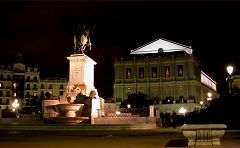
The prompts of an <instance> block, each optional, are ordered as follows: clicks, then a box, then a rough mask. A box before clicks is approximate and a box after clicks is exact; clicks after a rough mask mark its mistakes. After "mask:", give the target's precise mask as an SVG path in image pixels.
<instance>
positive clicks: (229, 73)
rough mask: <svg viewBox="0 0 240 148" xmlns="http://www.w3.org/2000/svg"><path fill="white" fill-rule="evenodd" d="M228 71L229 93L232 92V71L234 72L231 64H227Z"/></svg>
mask: <svg viewBox="0 0 240 148" xmlns="http://www.w3.org/2000/svg"><path fill="white" fill-rule="evenodd" d="M227 72H228V78H227V81H228V93H229V94H231V89H232V73H233V66H232V65H229V66H227Z"/></svg>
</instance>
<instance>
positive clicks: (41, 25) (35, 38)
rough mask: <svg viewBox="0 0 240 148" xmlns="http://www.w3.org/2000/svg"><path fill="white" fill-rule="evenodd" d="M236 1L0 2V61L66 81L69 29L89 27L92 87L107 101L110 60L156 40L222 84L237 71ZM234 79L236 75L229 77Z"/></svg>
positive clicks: (239, 9)
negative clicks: (16, 61)
mask: <svg viewBox="0 0 240 148" xmlns="http://www.w3.org/2000/svg"><path fill="white" fill-rule="evenodd" d="M239 18H240V2H237V1H193V2H191V1H172V0H170V1H143V0H142V1H115V2H111V1H70V2H69V1H63V0H62V1H10V2H7V1H5V2H4V1H1V2H0V50H1V54H0V58H1V60H0V61H1V63H3V62H6V61H10V60H12V58H13V57H15V56H16V53H17V52H21V53H23V56H24V59H25V61H26V62H28V63H29V64H31V65H39V67H40V68H41V77H52V76H59V77H67V76H68V68H69V67H68V66H69V65H68V60H67V59H66V56H69V55H70V54H71V53H73V27H74V26H77V25H78V24H79V23H83V22H85V23H87V24H89V25H90V26H94V25H96V27H95V30H94V31H93V32H92V33H91V41H92V44H93V46H92V51H86V52H85V53H86V54H87V55H88V56H89V57H91V58H92V59H93V60H95V61H96V62H97V63H98V64H97V65H96V66H95V69H96V70H95V86H96V88H97V89H98V91H99V93H100V94H102V96H103V97H105V98H106V97H109V96H111V95H112V91H113V90H112V86H113V84H112V83H113V68H112V67H113V65H112V60H113V59H114V58H115V57H123V56H127V55H129V52H130V50H132V49H135V48H137V47H139V46H141V45H143V44H146V43H148V42H150V41H152V40H155V39H157V38H159V37H161V38H166V39H168V40H172V41H174V42H179V43H181V44H185V45H188V46H192V48H193V55H194V56H196V57H197V58H198V59H199V60H200V61H201V63H202V69H203V70H204V71H205V72H206V73H207V74H208V75H209V76H210V77H212V78H213V79H214V80H216V81H217V82H218V84H220V86H221V85H222V83H223V82H224V80H225V77H226V75H227V74H226V70H225V67H226V65H227V64H229V63H232V64H234V65H235V67H236V68H238V67H239V63H240V58H239V56H238V53H239V52H238V50H239V49H238V48H239V37H238V36H239V34H240V21H239ZM235 74H238V70H236V71H235Z"/></svg>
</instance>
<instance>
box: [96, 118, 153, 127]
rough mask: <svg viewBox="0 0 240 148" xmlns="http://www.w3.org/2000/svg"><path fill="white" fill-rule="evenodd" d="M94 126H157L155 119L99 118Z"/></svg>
mask: <svg viewBox="0 0 240 148" xmlns="http://www.w3.org/2000/svg"><path fill="white" fill-rule="evenodd" d="M94 124H128V125H129V124H130V125H136V124H152V125H156V118H155V117H97V118H94Z"/></svg>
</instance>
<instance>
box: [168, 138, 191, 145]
mask: <svg viewBox="0 0 240 148" xmlns="http://www.w3.org/2000/svg"><path fill="white" fill-rule="evenodd" d="M187 146H188V141H187V139H172V140H169V141H168V143H167V144H166V145H165V147H187Z"/></svg>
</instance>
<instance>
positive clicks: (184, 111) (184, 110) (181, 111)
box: [178, 107, 187, 124]
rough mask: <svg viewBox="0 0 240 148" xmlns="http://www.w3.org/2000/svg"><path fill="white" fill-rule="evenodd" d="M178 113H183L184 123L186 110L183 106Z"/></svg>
mask: <svg viewBox="0 0 240 148" xmlns="http://www.w3.org/2000/svg"><path fill="white" fill-rule="evenodd" d="M178 112H179V113H180V114H183V117H184V124H185V123H186V116H185V115H186V112H187V109H186V108H184V107H181V108H180V109H179V111H178Z"/></svg>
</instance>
